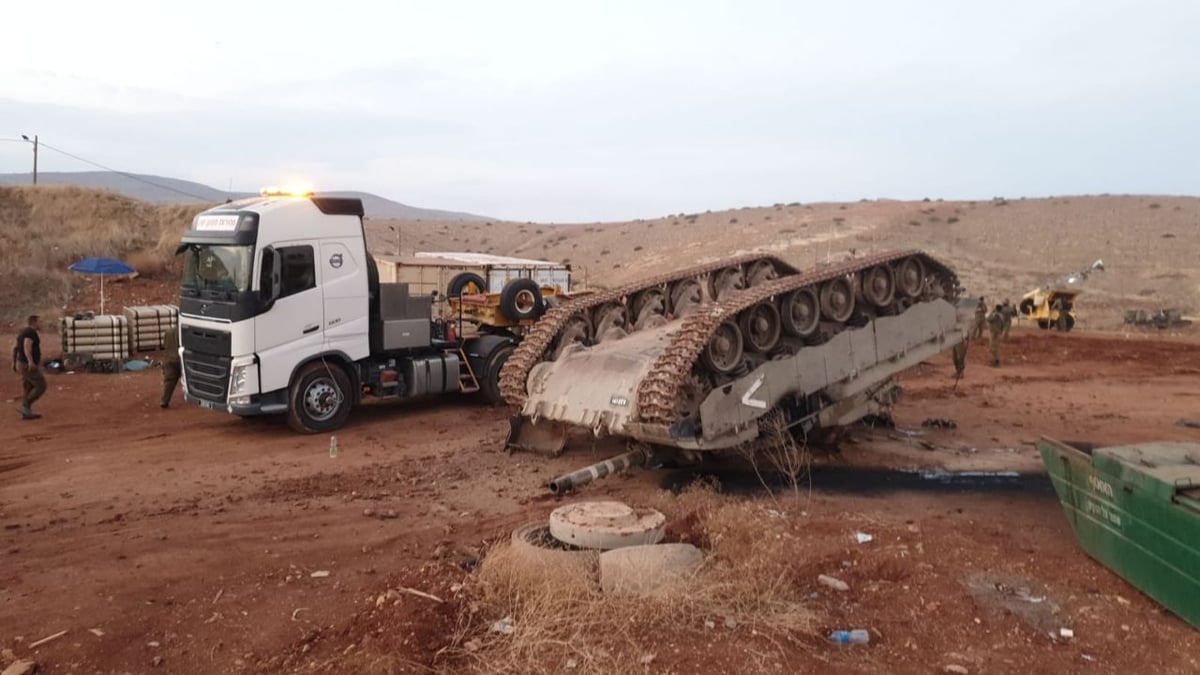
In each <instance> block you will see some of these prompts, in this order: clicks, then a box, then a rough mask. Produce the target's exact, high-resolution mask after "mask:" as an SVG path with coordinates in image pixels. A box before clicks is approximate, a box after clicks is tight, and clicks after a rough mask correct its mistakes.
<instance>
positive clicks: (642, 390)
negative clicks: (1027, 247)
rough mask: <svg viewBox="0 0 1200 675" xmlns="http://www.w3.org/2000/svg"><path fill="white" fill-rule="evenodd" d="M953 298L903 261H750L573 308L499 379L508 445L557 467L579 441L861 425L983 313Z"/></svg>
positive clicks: (739, 437)
mask: <svg viewBox="0 0 1200 675" xmlns="http://www.w3.org/2000/svg"><path fill="white" fill-rule="evenodd" d="M960 290H961V289H960V288H959V285H958V278H957V276H956V275H955V274H954V272H953V271H951V270H950V268H948V267H947V266H946V265H944V264H943V263H941V262H939V261H937V260H935V259H934V258H932V257H930V256H929V255H927V254H925V253H923V252H921V251H898V252H888V253H879V254H875V255H870V256H866V257H861V258H855V259H851V260H847V261H843V262H839V263H834V264H826V265H820V266H816V267H813V268H811V269H808V270H804V271H801V270H798V269H796V268H795V267H793V266H791V265H788V264H787V263H785V262H783V261H781V260H779V259H777V258H773V257H768V256H747V257H743V258H735V259H730V260H725V261H720V262H716V263H712V264H709V265H705V266H701V267H697V268H692V269H688V270H681V271H679V272H676V273H672V274H668V275H663V276H662V277H659V278H655V279H650V280H648V281H645V282H642V283H638V284H630V285H628V286H626V287H623V288H620V289H615V290H614V291H610V292H608V293H605V294H602V295H600V296H599V297H588V298H580V299H579V300H577V301H571V302H568V303H565V304H563V305H560V306H559V307H556V308H555V309H553V310H551V311H550V312H548V313H547V314H546V315H545V316H544V317H543V318H542V319H541V320H540V321H539V322H538V323H537V324H536V325H535V326H534V327H533V329H532V330H531V334H530V336H529V337H527V338H526V340H525V341H524V342H522V343H521V345H520V346H519V347H518V348H517V350H516V351H515V352H514V353H513V355H512V357H511V358H510V359H509V361H508V363H507V364H506V366H505V368H504V370H503V371H502V372H501V387H502V392H503V394H504V397H505V399H506V400H507V401H508V402H509V403H510V404H512V405H513V406H515V407H518V408H519V413H518V414H517V415H516V416H515V417H514V418H513V420H512V422H511V430H510V433H509V437H508V440H507V442H508V445H509V446H510V447H513V448H521V449H528V450H535V451H539V452H547V453H558V452H560V451H561V450H562V448H563V446H564V444H565V442H566V438H567V435H568V432H569V430H570V429H572V428H583V429H587V430H589V431H590V432H591V433H593V434H596V435H598V436H602V435H611V436H618V437H624V438H628V439H631V440H636V441H641V442H643V443H646V444H649V445H651V446H654V447H656V448H660V449H662V448H671V449H674V450H676V451H682V452H686V453H697V452H704V451H717V450H723V449H728V448H734V447H738V446H742V445H744V444H746V443H750V442H753V441H755V440H756V439H758V438H759V437H760V436H761V435H763V433H765V432H764V431H761V430H760V426H762V423H763V421H764V419H765V418H766V417H767V415H768V414H769V413H778V414H777V415H774V416H773V417H774V419H775V420H776V421H773V424H776V425H777V424H778V421H777V420H782V422H783V425H784V427H785V428H786V429H788V430H790V431H791V432H792V433H793V434H796V435H808V434H811V433H813V432H814V431H816V430H818V429H832V428H837V427H840V426H844V425H847V424H850V423H853V422H855V421H857V420H858V419H860V418H861V417H863V416H865V415H867V414H871V413H874V412H878V411H880V410H881V409H883V408H885V407H886V406H888V405H890V404H891V403H892V402H894V400H895V398H896V396H897V395H898V393H899V392H898V388H897V387H896V385H895V383H894V382H893V380H892V377H893V376H894V375H895V374H897V373H899V372H900V371H902V370H904V369H906V368H909V367H911V366H913V365H915V364H917V363H919V362H921V361H922V360H924V359H927V358H929V357H931V356H933V355H935V354H937V353H939V352H942V351H945V350H948V349H950V348H952V347H954V346H955V345H956V344H958V343H959V342H962V341H963V340H964V339H965V336H966V333H967V330H968V328H969V326H970V322H971V320H972V316H973V314H974V309H975V303H976V302H978V300H964V301H960V300H959V295H960ZM595 473H603V472H599V471H598V472H595Z"/></svg>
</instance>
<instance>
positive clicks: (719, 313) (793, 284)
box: [637, 250, 958, 425]
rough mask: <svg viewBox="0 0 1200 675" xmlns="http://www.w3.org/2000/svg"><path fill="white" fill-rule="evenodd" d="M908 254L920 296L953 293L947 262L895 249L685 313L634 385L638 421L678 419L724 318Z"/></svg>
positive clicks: (779, 280) (749, 290) (953, 278)
mask: <svg viewBox="0 0 1200 675" xmlns="http://www.w3.org/2000/svg"><path fill="white" fill-rule="evenodd" d="M908 257H917V258H919V259H920V261H921V263H922V264H923V265H924V270H925V277H924V279H923V281H922V284H923V288H922V291H921V297H923V298H924V297H954V296H956V295H957V289H958V278H957V276H956V275H955V274H954V272H952V271H951V270H950V269H949V268H948V267H946V265H944V264H942V263H941V262H939V261H937V260H935V259H934V258H932V257H930V256H929V255H927V254H925V253H924V252H922V251H919V250H909V251H894V252H886V253H879V254H875V255H871V256H866V257H863V258H855V259H852V260H848V261H844V262H839V263H834V264H828V265H822V266H820V267H816V268H813V269H811V270H808V271H805V272H803V273H799V274H794V275H789V276H783V277H780V278H777V279H774V280H771V281H768V282H765V283H762V284H759V285H757V286H753V287H751V288H747V289H744V290H741V291H738V292H736V293H734V294H731V295H729V296H727V297H726V298H723V299H722V300H720V301H719V302H716V303H714V304H712V305H708V306H706V307H704V308H703V309H702V310H701V311H699V312H697V313H695V314H691V315H689V316H688V317H686V318H685V319H684V320H683V325H682V326H681V328H680V329H679V330H678V331H677V332H676V333H675V334H674V336H673V337H672V339H671V342H670V344H669V345H667V348H666V350H665V351H664V352H663V353H662V354H661V355H660V356H659V358H658V360H657V361H656V362H655V363H654V365H653V366H652V367H651V369H650V372H649V373H648V374H647V376H646V378H645V379H643V380H642V382H641V384H640V385H639V386H638V394H637V395H638V398H637V415H638V418H639V421H641V422H642V423H649V424H664V425H670V424H672V423H674V422H675V421H676V419H677V416H678V411H677V406H676V402H677V401H678V399H679V396H680V387H681V385H682V384H683V383H684V382H685V380H687V378H688V377H690V375H691V373H692V372H693V366H694V365H695V364H696V361H697V359H698V358H699V357H700V354H701V351H702V350H703V349H704V348H705V346H706V345H708V343H709V340H711V339H712V338H713V335H714V333H715V332H716V330H717V327H718V326H720V325H721V324H722V322H725V321H729V320H731V319H733V318H734V317H736V316H737V314H738V313H739V312H741V311H743V310H745V309H748V308H750V307H753V306H754V305H756V304H757V303H759V302H762V301H764V300H770V299H773V298H774V297H775V296H778V295H781V294H785V293H790V292H792V291H795V290H798V289H801V288H805V287H815V286H818V285H819V284H822V283H824V282H826V281H829V280H832V279H836V278H838V277H843V276H848V275H852V274H855V273H858V272H861V271H864V270H867V269H870V268H872V267H875V266H876V265H886V264H889V263H893V262H896V261H899V260H903V259H904V258H908Z"/></svg>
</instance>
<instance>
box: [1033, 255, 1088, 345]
mask: <svg viewBox="0 0 1200 675" xmlns="http://www.w3.org/2000/svg"><path fill="white" fill-rule="evenodd" d="M1097 270H1099V271H1104V261H1103V260H1097V261H1096V262H1094V263H1092V264H1091V265H1088V266H1087V267H1086V268H1084V269H1083V270H1081V271H1079V272H1075V273H1074V274H1068V275H1067V276H1065V277H1062V278H1060V279H1056V280H1054V281H1052V282H1049V283H1047V284H1044V285H1042V286H1039V287H1037V288H1035V289H1033V290H1032V291H1029V292H1028V293H1026V294H1025V295H1024V296H1022V297H1021V303H1020V304H1019V305H1017V310H1018V311H1019V312H1020V316H1021V317H1022V318H1024V319H1027V320H1029V321H1036V322H1037V326H1038V328H1041V329H1042V330H1050V329H1055V330H1060V331H1064V332H1065V331H1069V330H1071V329H1072V328H1074V327H1075V298H1076V297H1078V296H1079V294H1080V293H1082V292H1083V290H1082V289H1080V288H1079V284H1080V283H1082V282H1083V281H1084V280H1086V279H1087V278H1088V276H1089V275H1091V273H1092V272H1094V271H1097Z"/></svg>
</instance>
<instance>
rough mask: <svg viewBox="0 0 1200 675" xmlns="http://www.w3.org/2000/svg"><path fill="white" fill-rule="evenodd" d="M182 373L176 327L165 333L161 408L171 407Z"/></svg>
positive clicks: (177, 328) (177, 329)
mask: <svg viewBox="0 0 1200 675" xmlns="http://www.w3.org/2000/svg"><path fill="white" fill-rule="evenodd" d="M182 372H183V368H182V367H181V366H180V364H179V327H178V326H176V327H175V328H168V329H167V330H166V331H165V332H164V333H163V365H162V380H163V393H162V401H161V402H160V403H159V406H161V407H163V408H169V407H171V397H172V396H174V395H175V385H177V384H179V377H180V375H181V373H182Z"/></svg>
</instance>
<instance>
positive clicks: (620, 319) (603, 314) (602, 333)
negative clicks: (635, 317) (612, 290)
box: [593, 302, 629, 342]
mask: <svg viewBox="0 0 1200 675" xmlns="http://www.w3.org/2000/svg"><path fill="white" fill-rule="evenodd" d="M593 316H594V317H595V318H594V319H593V325H595V326H596V332H595V336H596V342H604V341H605V340H616V339H620V338H623V337H625V336H626V335H628V334H629V314H628V312H627V311H626V309H625V305H622V304H620V303H616V302H610V303H608V304H606V305H600V306H599V307H597V308H596V310H595V313H594V314H593Z"/></svg>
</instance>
